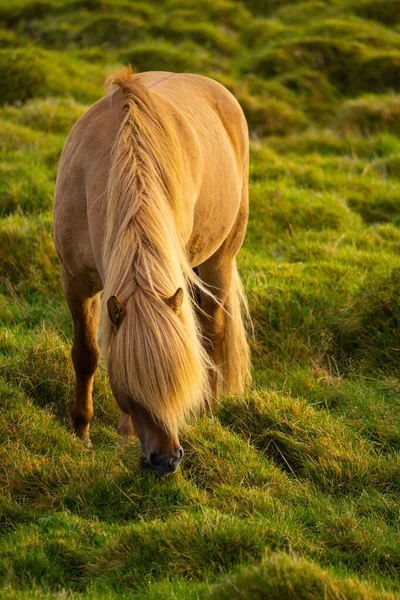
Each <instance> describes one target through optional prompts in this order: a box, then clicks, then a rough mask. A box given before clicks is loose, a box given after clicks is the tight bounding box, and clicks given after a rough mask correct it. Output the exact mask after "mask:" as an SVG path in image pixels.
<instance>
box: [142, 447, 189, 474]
mask: <svg viewBox="0 0 400 600" xmlns="http://www.w3.org/2000/svg"><path fill="white" fill-rule="evenodd" d="M182 456H183V448H178V450H176V451H175V452H173V453H172V454H167V455H165V454H164V455H162V454H157V453H156V452H152V453H151V454H150V456H149V457H148V461H149V464H150V466H151V468H152V469H153V471H155V472H156V473H157V475H159V476H160V477H165V475H172V473H175V472H176V470H177V469H178V467H179V463H180V462H181V460H182Z"/></svg>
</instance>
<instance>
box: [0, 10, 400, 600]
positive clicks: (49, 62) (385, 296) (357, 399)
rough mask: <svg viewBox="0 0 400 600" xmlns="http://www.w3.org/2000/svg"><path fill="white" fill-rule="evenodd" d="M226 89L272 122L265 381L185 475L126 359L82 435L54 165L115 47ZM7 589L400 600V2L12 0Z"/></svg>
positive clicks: (3, 174)
mask: <svg viewBox="0 0 400 600" xmlns="http://www.w3.org/2000/svg"><path fill="white" fill-rule="evenodd" d="M128 62H130V63H132V64H133V65H134V66H136V67H137V68H138V69H139V70H149V69H159V70H175V71H191V72H197V73H202V74H205V75H209V76H211V77H214V78H216V79H217V80H219V81H220V82H222V83H223V84H224V85H226V86H227V87H228V88H229V89H230V90H232V91H233V93H234V94H235V95H236V97H237V98H238V99H239V101H240V102H241V104H242V106H243V108H244V110H245V113H246V116H247V119H248V123H249V127H250V132H251V183H250V191H251V217H250V223H249V229H248V235H247V239H246V242H245V245H244V248H243V250H242V252H241V254H240V261H239V263H240V268H241V273H242V277H243V281H244V283H245V287H246V291H247V294H248V297H249V302H250V307H251V312H252V316H253V319H254V325H255V339H254V342H253V343H252V352H253V362H254V384H253V387H252V390H251V391H250V392H249V394H248V395H247V396H246V397H245V398H237V397H229V398H222V399H221V402H220V406H219V408H218V409H217V410H216V411H215V414H213V415H212V416H207V417H203V418H201V419H200V420H198V421H197V422H195V423H192V424H190V426H189V427H188V429H187V431H186V432H185V433H184V434H183V436H182V437H181V442H182V445H183V447H184V449H185V459H184V461H183V462H182V466H181V468H180V470H179V472H178V473H177V474H176V475H175V476H173V477H170V478H166V479H165V480H161V479H159V478H158V477H157V476H156V475H155V474H154V473H153V472H151V471H150V470H149V469H147V468H145V465H144V461H143V459H142V457H141V452H140V449H139V448H138V443H137V442H136V441H135V440H133V441H124V442H121V441H119V440H118V437H117V433H116V423H117V419H118V409H117V407H116V404H115V401H114V400H113V398H112V396H111V393H110V391H109V388H108V384H107V378H106V375H105V372H104V370H103V371H101V370H99V372H98V375H97V377H96V383H95V391H94V396H95V406H96V408H95V410H96V413H95V414H96V416H95V418H94V420H93V422H92V441H93V449H92V450H88V449H87V448H85V447H83V445H82V443H81V442H80V441H79V440H78V439H76V438H75V437H74V436H73V435H72V432H71V427H70V421H69V412H70V408H71V405H72V399H73V388H74V376H73V371H72V365H71V362H70V358H69V353H70V345H71V322H70V316H69V312H68V310H67V307H66V304H65V301H64V298H63V296H62V293H61V289H60V283H59V276H58V263H57V258H56V255H55V250H54V246H53V242H52V235H51V228H52V225H51V212H52V196H53V192H54V181H55V175H56V171H57V162H58V158H59V155H60V151H61V149H62V146H63V143H64V141H65V137H66V135H67V133H68V132H69V130H70V128H71V126H72V125H73V123H74V122H75V121H76V119H77V118H78V117H79V116H80V115H81V114H82V113H83V112H84V110H85V109H86V108H87V107H88V106H89V105H90V104H91V103H93V102H94V101H95V100H96V99H98V98H99V97H100V96H101V95H102V94H103V91H104V88H103V82H104V79H105V77H106V76H107V75H108V74H109V73H111V72H112V71H113V70H114V69H115V68H116V67H117V66H118V65H120V64H126V63H128ZM0 154H1V162H0V211H1V212H0V299H1V302H0V365H1V371H0V373H1V382H0V387H1V389H0V396H1V411H0V525H1V527H0V586H1V591H0V595H1V598H2V599H3V598H4V599H18V600H19V599H22V598H26V599H30V598H46V599H47V598H58V599H68V598H73V599H75V598H76V599H78V598H85V599H100V600H101V599H108V598H140V599H143V600H144V599H147V600H150V599H157V600H159V599H160V598H161V599H164V598H175V599H177V600H181V599H182V600H189V599H195V598H196V599H197V598H200V599H202V598H204V599H205V598H208V599H213V600H219V599H222V600H224V599H225V598H226V599H230V598H242V599H249V600H250V599H251V600H253V599H258V598H259V599H261V598H265V599H268V600H278V599H279V600H285V599H287V598H288V599H289V598H292V599H296V600H297V599H301V600H312V599H313V600H319V599H322V598H324V599H328V600H353V599H354V600H355V599H364V600H378V599H379V600H389V599H395V598H400V579H399V574H400V531H399V499H400V458H399V449H400V427H399V416H400V379H399V364H400V327H399V326H400V305H399V297H400V210H399V207H400V4H399V2H398V0H330V1H329V2H328V0H325V1H323V0H307V1H301V0H299V1H295V0H292V1H291V2H290V1H288V0H264V1H263V0H243V1H242V2H239V1H235V0H197V1H196V2H194V1H192V0H187V1H185V2H184V1H183V0H180V1H179V0H157V1H154V2H151V3H150V2H145V1H144V0H1V3H0Z"/></svg>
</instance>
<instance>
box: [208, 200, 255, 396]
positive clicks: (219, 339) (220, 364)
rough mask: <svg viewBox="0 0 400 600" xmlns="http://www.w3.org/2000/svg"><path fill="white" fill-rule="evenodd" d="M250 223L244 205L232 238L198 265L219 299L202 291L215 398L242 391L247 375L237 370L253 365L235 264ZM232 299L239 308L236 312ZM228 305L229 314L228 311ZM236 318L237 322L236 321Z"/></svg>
mask: <svg viewBox="0 0 400 600" xmlns="http://www.w3.org/2000/svg"><path fill="white" fill-rule="evenodd" d="M246 223H247V208H246V204H244V207H243V208H242V209H241V210H240V211H239V214H238V218H237V222H236V224H235V226H234V228H233V229H232V231H231V233H230V234H229V236H228V238H227V239H226V240H225V241H224V243H223V244H222V245H221V247H220V248H219V249H218V250H217V251H216V252H215V254H213V255H212V256H211V257H210V258H209V259H208V260H206V261H205V262H204V263H203V264H201V265H199V266H198V274H199V276H200V279H201V280H202V281H203V283H204V284H205V285H206V287H208V288H209V290H210V291H211V292H212V294H213V295H214V297H215V298H216V300H214V299H213V298H212V297H210V296H208V295H207V294H205V293H203V292H200V306H201V311H199V319H200V322H201V326H202V330H203V335H204V339H205V344H206V347H207V350H208V352H209V354H210V356H211V359H212V360H213V362H214V364H215V366H216V371H215V372H214V373H212V374H211V382H210V383H211V393H212V398H213V400H214V401H215V400H216V399H217V395H218V391H220V390H222V391H225V392H234V393H237V392H238V391H241V390H242V384H241V382H240V379H243V380H244V379H245V375H244V376H243V377H241V375H239V376H238V377H236V375H235V371H236V370H237V371H238V374H242V373H245V372H246V371H247V370H248V368H249V367H248V345H247V339H246V333H245V330H244V326H243V320H242V314H241V308H240V306H239V304H240V300H239V296H238V293H239V286H240V285H241V284H240V280H239V277H238V275H237V271H236V264H235V257H236V254H237V252H238V251H239V249H240V247H241V245H242V242H243V238H244V234H245V230H246ZM232 300H233V305H234V306H235V307H237V310H234V311H232ZM226 308H227V309H228V313H229V314H227V313H226V310H225V309H226ZM232 317H234V319H235V320H236V321H237V323H235V324H233V322H232ZM228 346H229V347H228ZM225 363H229V364H225ZM235 380H238V382H237V381H235Z"/></svg>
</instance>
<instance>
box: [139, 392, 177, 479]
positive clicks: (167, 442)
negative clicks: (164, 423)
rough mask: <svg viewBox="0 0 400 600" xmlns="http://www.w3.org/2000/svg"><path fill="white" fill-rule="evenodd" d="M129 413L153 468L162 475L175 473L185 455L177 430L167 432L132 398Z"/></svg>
mask: <svg viewBox="0 0 400 600" xmlns="http://www.w3.org/2000/svg"><path fill="white" fill-rule="evenodd" d="M129 415H130V418H131V420H132V423H133V426H134V428H135V432H136V434H137V436H138V438H139V440H140V445H141V448H142V450H143V452H144V455H145V456H146V458H147V460H148V462H149V464H150V466H151V468H152V469H153V470H154V471H155V472H156V473H157V474H158V475H160V476H161V477H164V476H165V475H169V474H172V473H175V471H176V470H177V468H178V466H179V463H180V462H181V459H182V456H183V449H182V447H181V445H180V443H179V439H178V432H177V430H176V431H173V432H170V433H166V432H165V431H164V430H163V429H162V428H161V427H160V426H159V425H158V424H157V423H156V421H155V420H154V418H153V417H152V416H151V415H150V414H149V412H148V411H147V410H146V409H145V408H143V406H140V405H139V404H137V403H136V402H134V401H132V400H131V401H130V411H129Z"/></svg>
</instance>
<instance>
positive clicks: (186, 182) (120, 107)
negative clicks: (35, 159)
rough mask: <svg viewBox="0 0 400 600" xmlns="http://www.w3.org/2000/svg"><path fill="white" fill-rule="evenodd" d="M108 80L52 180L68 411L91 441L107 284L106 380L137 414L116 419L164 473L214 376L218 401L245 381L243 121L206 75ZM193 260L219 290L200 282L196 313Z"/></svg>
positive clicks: (245, 137)
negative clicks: (70, 337) (70, 400)
mask: <svg viewBox="0 0 400 600" xmlns="http://www.w3.org/2000/svg"><path fill="white" fill-rule="evenodd" d="M111 83H113V84H115V85H114V86H113V88H112V89H111V91H110V92H109V93H108V94H107V95H106V96H105V97H104V98H102V99H101V100H99V101H98V102H97V103H96V104H94V105H93V106H92V107H91V108H90V109H89V110H88V111H87V112H86V113H85V114H84V115H83V116H82V117H81V118H80V119H79V121H78V122H77V123H76V124H75V126H74V128H73V129H72V131H71V133H70V135H69V137H68V139H67V142H66V144H65V147H64V150H63V152H62V156H61V160H60V166H59V172H58V177H57V188H56V196H55V206H54V238H55V244H56V248H57V252H58V254H59V257H60V260H61V278H62V284H63V289H64V293H65V295H66V298H67V301H68V304H69V307H70V310H71V313H72V316H73V320H74V344H73V349H72V358H73V362H74V367H75V371H76V377H77V379H76V400H75V404H74V407H73V411H72V419H73V423H74V427H75V430H76V432H77V433H78V435H80V436H81V437H82V438H83V439H86V440H87V441H88V440H89V438H88V429H89V421H90V419H91V417H92V415H93V408H92V399H91V386H92V379H93V374H94V371H95V369H96V366H97V363H98V357H99V350H98V346H97V329H98V324H99V319H100V291H101V290H102V289H104V300H105V302H104V304H105V303H106V301H107V299H108V298H109V297H110V296H114V295H115V296H116V298H115V300H114V301H113V302H114V304H112V306H114V308H115V306H117V313H118V315H123V318H122V319H121V318H120V317H119V316H118V317H115V318H114V317H113V315H112V314H111V313H110V317H109V316H108V314H107V312H106V311H105V310H103V314H102V323H101V329H102V337H103V349H104V354H105V355H108V352H109V355H110V357H109V376H110V383H111V386H112V389H113V392H114V395H115V396H116V399H117V402H118V404H119V405H120V407H121V409H122V410H123V412H124V413H125V414H126V415H129V417H127V416H126V417H124V419H123V420H122V425H123V426H124V427H125V429H126V428H127V429H129V428H131V424H132V422H133V425H134V428H135V430H136V432H137V434H138V436H139V438H140V440H141V443H142V447H143V449H144V451H145V453H146V455H147V458H148V459H149V461H150V462H151V464H152V466H153V467H154V468H155V469H156V470H157V471H158V472H159V473H160V474H165V473H166V472H169V471H174V470H176V468H177V465H178V463H179V460H180V457H181V456H182V451H181V449H180V448H179V442H178V438H177V425H178V424H179V421H181V420H182V419H183V418H184V417H185V415H186V414H187V413H188V412H189V411H190V410H191V409H193V408H196V406H199V405H201V403H202V402H204V399H205V396H206V395H207V393H209V391H207V387H208V383H207V382H208V381H211V388H212V389H211V394H212V395H213V396H215V395H216V393H217V387H218V389H221V390H223V391H233V392H240V391H241V390H242V389H243V385H244V382H245V380H246V378H247V377H248V371H249V352H248V346H247V341H246V336H245V332H244V327H243V322H242V314H241V313H242V309H243V307H244V308H245V303H244V302H243V294H242V292H241V285H240V280H239V278H238V275H237V271H236V265H235V256H236V254H237V252H238V250H239V249H240V247H241V244H242V241H243V238H244V234H245V229H246V225H247V214H248V196H247V179H248V134H247V126H246V121H245V118H244V116H243V113H242V111H241V109H240V107H239V105H238V103H237V102H236V100H235V99H234V98H233V96H232V95H231V94H230V93H229V92H228V91H227V90H226V89H225V88H224V87H222V86H221V85H220V84H218V83H216V82H214V81H212V80H210V79H208V78H205V77H201V76H197V75H189V74H173V73H162V72H150V73H141V74H138V75H133V76H132V75H131V73H130V72H129V71H127V72H126V73H125V74H117V75H115V76H114V77H113V79H112V81H111ZM194 267H197V269H196V272H197V273H198V276H199V278H200V280H201V281H202V282H203V284H204V286H205V288H208V289H209V290H210V291H211V292H212V294H213V295H214V298H213V297H211V296H210V295H209V294H207V291H206V289H203V291H200V297H201V311H200V312H199V314H198V316H195V314H194V311H193V306H192V303H191V300H190V297H189V291H188V283H189V284H190V282H192V283H193V282H194V283H195V282H196V275H194V273H193V271H192V268H194ZM197 283H198V285H199V286H200V287H201V283H200V282H199V280H197ZM177 288H182V289H183V293H182V292H180V291H179V289H178V290H177ZM174 292H176V293H175V294H174ZM181 303H182V305H181ZM223 307H225V309H224V308H223ZM109 310H110V307H109ZM118 311H119V312H118ZM110 319H111V321H110ZM198 320H199V321H200V326H201V330H202V335H203V337H204V339H205V340H206V341H205V342H204V341H203V344H204V346H205V347H206V350H207V352H205V351H204V349H203V345H202V342H201V335H200V333H199V330H198V328H197V324H196V323H197V321H198ZM163 336H165V339H164V337H163ZM208 357H211V359H212V360H213V362H214V364H216V365H217V367H218V368H219V374H218V375H217V373H216V372H213V371H212V370H211V371H210V364H209V358H208ZM218 378H219V382H218Z"/></svg>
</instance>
